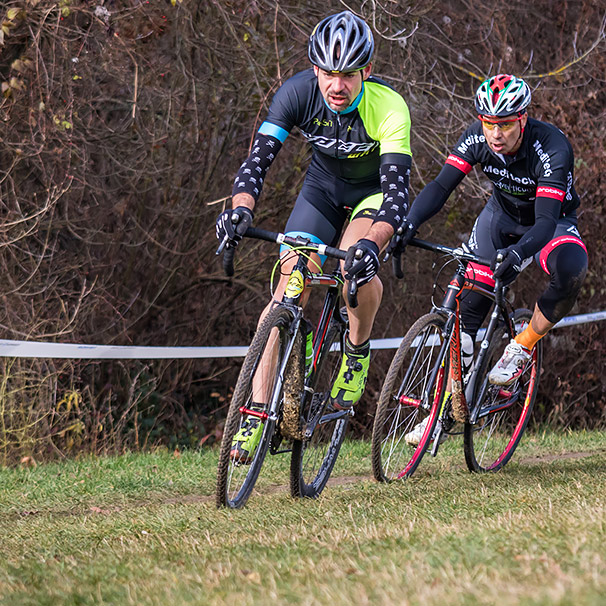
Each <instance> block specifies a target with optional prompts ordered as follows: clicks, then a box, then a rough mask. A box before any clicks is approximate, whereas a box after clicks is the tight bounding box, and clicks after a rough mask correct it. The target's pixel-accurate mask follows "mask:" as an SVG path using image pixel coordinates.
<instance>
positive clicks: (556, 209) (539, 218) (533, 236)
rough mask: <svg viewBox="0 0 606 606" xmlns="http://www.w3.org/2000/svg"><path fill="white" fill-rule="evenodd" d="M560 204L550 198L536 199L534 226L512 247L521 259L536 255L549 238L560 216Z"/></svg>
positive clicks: (551, 236)
mask: <svg viewBox="0 0 606 606" xmlns="http://www.w3.org/2000/svg"><path fill="white" fill-rule="evenodd" d="M561 206H562V204H561V202H560V201H559V200H554V199H552V198H543V197H538V198H537V199H536V200H535V203H534V216H535V220H534V225H533V226H532V227H531V228H530V229H529V230H528V231H527V232H526V233H525V234H524V235H523V236H522V237H521V238H520V241H519V242H518V243H517V244H516V245H515V246H514V247H513V248H515V249H516V252H517V253H518V254H519V255H520V257H521V258H522V259H528V258H529V257H532V256H533V255H535V254H536V253H538V252H539V251H540V250H541V248H543V246H545V244H547V242H549V240H551V238H553V232H554V230H555V228H556V225H557V222H558V217H559V216H560V209H561Z"/></svg>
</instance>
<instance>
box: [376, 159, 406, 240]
mask: <svg viewBox="0 0 606 606" xmlns="http://www.w3.org/2000/svg"><path fill="white" fill-rule="evenodd" d="M410 166H411V157H410V156H408V155H406V154H385V155H383V156H381V168H380V174H381V190H382V191H383V203H382V204H381V208H380V209H379V212H378V213H377V217H376V219H375V223H378V222H384V223H389V225H391V226H392V227H393V228H394V231H395V230H396V229H397V228H398V227H399V226H400V224H401V223H402V220H403V219H404V217H405V216H406V213H407V212H408V185H409V181H410Z"/></svg>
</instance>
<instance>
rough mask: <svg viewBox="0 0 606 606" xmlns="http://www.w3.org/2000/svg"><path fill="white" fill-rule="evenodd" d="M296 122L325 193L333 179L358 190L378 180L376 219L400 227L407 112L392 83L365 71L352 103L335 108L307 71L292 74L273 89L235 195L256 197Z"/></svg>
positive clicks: (404, 204)
mask: <svg viewBox="0 0 606 606" xmlns="http://www.w3.org/2000/svg"><path fill="white" fill-rule="evenodd" d="M294 127H297V128H298V129H299V130H300V132H301V133H302V134H303V136H304V137H305V139H307V141H309V143H310V145H311V147H312V150H313V154H312V167H311V168H312V169H314V168H315V169H317V170H315V171H314V174H315V175H318V176H319V177H320V176H321V178H322V179H324V180H327V181H330V183H327V186H328V187H329V188H330V189H331V190H334V189H335V187H334V184H335V182H338V181H341V182H343V183H344V185H346V186H354V187H355V186H357V185H359V186H360V188H361V189H368V187H372V186H373V185H376V188H377V191H378V192H382V194H383V200H382V204H381V208H380V209H379V212H378V213H377V217H376V220H377V221H385V222H387V223H390V224H391V225H393V226H394V227H395V226H397V225H399V223H400V222H401V220H402V218H403V217H404V215H405V214H406V212H407V210H408V177H409V173H410V166H411V151H410V114H409V111H408V107H407V105H406V103H405V101H404V99H403V98H402V97H401V96H400V95H399V94H398V93H397V92H396V91H395V90H394V89H393V88H392V87H390V86H389V85H388V84H386V83H385V82H383V81H382V80H380V79H378V78H374V77H372V76H371V77H369V78H368V79H367V80H365V81H364V82H363V84H362V90H361V92H360V94H359V95H358V96H357V98H356V99H355V100H354V102H353V103H352V104H351V105H350V106H349V107H348V108H347V109H346V110H344V111H342V112H335V111H334V110H332V109H331V108H330V107H329V106H328V105H327V103H326V102H325V100H324V98H323V96H322V93H321V91H320V88H319V87H318V83H317V78H316V75H315V74H314V71H313V69H308V70H305V71H303V72H300V73H298V74H296V75H294V76H293V77H292V78H290V79H289V80H287V81H286V82H285V83H284V84H283V85H282V86H281V87H280V88H279V89H278V91H277V92H276V94H275V96H274V98H273V100H272V102H271V105H270V108H269V112H268V115H267V118H266V120H265V121H264V122H263V124H262V125H261V127H260V128H259V132H258V134H257V137H256V140H255V143H254V145H253V149H252V151H251V154H250V156H249V158H248V159H247V160H246V161H245V162H244V164H242V166H241V167H240V170H239V172H238V175H237V176H236V179H235V183H234V189H233V194H234V195H235V194H237V193H239V192H246V193H249V194H251V195H252V196H253V198H254V199H255V200H257V199H258V197H259V195H260V193H261V188H262V185H263V180H264V178H265V174H266V172H267V169H268V168H269V166H270V165H271V162H273V160H274V158H275V156H276V154H277V153H278V151H279V150H280V148H281V145H282V143H283V142H284V141H285V140H286V138H287V137H288V135H289V133H290V132H291V131H292V129H293V128H294ZM318 185H319V186H320V187H321V186H322V184H321V183H319V184H318Z"/></svg>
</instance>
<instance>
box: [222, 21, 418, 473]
mask: <svg viewBox="0 0 606 606" xmlns="http://www.w3.org/2000/svg"><path fill="white" fill-rule="evenodd" d="M373 50H374V40H373V36H372V32H371V29H370V27H369V26H368V25H367V24H366V23H365V22H364V21H363V20H362V19H360V18H359V17H357V16H356V15H354V14H353V13H352V12H350V11H344V12H342V13H339V14H336V15H332V16H330V17H327V18H326V19H324V20H322V21H321V22H320V23H319V24H318V25H317V26H316V27H315V29H314V30H313V32H312V34H311V36H310V38H309V45H308V56H309V60H310V61H311V63H312V65H313V67H312V68H311V69H308V70H305V71H303V72H300V73H298V74H296V75H294V76H293V77H292V78H290V79H289V80H287V81H286V82H285V83H284V84H283V85H282V86H281V87H280V88H279V89H278V91H277V92H276V94H275V96H274V98H273V100H272V103H271V106H270V108H269V112H268V115H267V118H266V119H265V121H264V122H263V124H261V127H260V128H259V131H258V133H257V136H256V138H255V142H254V144H253V147H252V151H251V153H250V155H249V157H248V158H247V159H246V161H245V162H244V163H243V164H242V166H241V167H240V170H239V171H238V174H237V176H236V179H235V182H234V187H233V191H232V208H231V209H229V210H226V211H225V212H223V213H221V215H220V216H219V217H218V219H217V228H216V231H217V237H218V238H219V239H220V240H223V239H224V238H226V237H227V238H228V243H229V244H228V245H229V246H232V247H233V246H236V245H237V243H238V240H239V236H238V234H237V233H236V231H235V230H236V225H241V224H242V222H244V224H245V225H250V224H251V223H252V221H253V211H254V207H255V204H256V202H257V200H258V198H259V196H260V194H261V188H262V185H263V181H264V179H265V175H266V173H267V170H268V168H269V166H270V165H271V163H272V162H273V160H274V159H275V157H276V154H277V153H278V152H279V150H280V148H281V147H282V144H283V143H284V141H285V140H286V138H287V136H288V134H289V133H290V131H291V130H292V129H293V128H294V127H297V128H298V129H299V131H300V132H301V133H302V134H303V136H304V137H305V138H306V139H307V140H308V141H309V143H310V144H311V147H312V150H313V154H312V160H311V164H310V166H309V168H308V170H307V173H306V176H305V181H304V184H303V187H302V189H301V192H300V194H299V196H298V198H297V201H296V203H295V207H294V209H293V211H292V213H291V215H290V218H289V219H288V222H287V224H286V228H285V230H284V231H285V232H286V233H288V234H289V235H302V236H304V237H307V238H309V239H310V240H312V241H314V242H317V243H323V244H326V245H330V246H336V245H337V244H338V245H339V246H340V247H341V248H345V249H347V250H348V256H347V259H346V261H345V263H344V272H345V278H346V280H347V281H349V280H351V279H353V278H355V279H356V281H357V284H358V289H359V290H358V302H359V305H358V307H356V308H355V309H353V308H350V307H348V309H347V312H348V316H349V334H348V336H347V339H346V343H345V352H344V356H343V361H342V366H341V370H340V372H339V375H338V378H337V380H336V382H335V383H334V385H333V387H332V391H331V401H332V403H333V405H334V406H335V407H337V408H346V407H351V406H353V405H354V404H356V403H357V402H358V401H359V399H360V398H361V396H362V393H363V391H364V387H365V385H366V378H367V375H368V367H369V363H370V344H369V339H370V333H371V329H372V325H373V322H374V318H375V315H376V313H377V311H378V308H379V304H380V302H381V297H382V292H383V287H382V284H381V281H380V280H379V278H378V276H377V275H376V274H377V271H378V269H379V254H380V251H381V250H382V249H383V248H384V247H385V246H386V244H387V243H388V242H389V240H390V238H391V236H392V235H393V233H394V229H395V228H396V227H397V226H398V225H400V223H401V222H402V220H403V218H404V217H405V216H406V213H407V211H408V181H409V175H410V166H411V151H410V116H409V112H408V107H407V105H406V103H405V101H404V99H403V98H402V97H401V96H400V95H399V94H398V93H397V92H396V91H395V90H394V89H393V88H391V87H390V86H389V85H388V84H386V83H385V82H383V81H382V80H380V79H378V78H375V77H373V76H371V75H370V72H371V59H372V54H373ZM348 218H349V223H348V224H347V227H346V228H345V231H344V233H343V235H342V236H341V232H342V231H343V227H344V226H345V224H346V222H347V219H348ZM322 261H323V259H320V258H319V257H317V256H315V255H312V263H321V262H322ZM281 262H282V268H283V271H282V274H283V276H286V278H284V277H283V278H282V279H281V280H280V282H279V284H278V286H277V288H276V291H275V293H274V298H275V300H280V299H281V297H282V294H283V292H284V289H285V287H286V279H287V276H288V275H289V273H290V269H291V268H292V267H293V265H294V263H295V260H294V259H293V256H292V255H290V256H289V255H288V251H287V250H283V251H282V257H281ZM316 267H317V266H316ZM346 287H347V284H346ZM271 304H272V302H270V304H269V305H268V307H267V308H266V309H265V311H264V312H263V314H262V316H261V319H262V318H263V317H264V316H265V314H266V312H267V310H268V309H269V306H270V305H271ZM261 423H262V422H261V421H260V420H259V419H258V418H252V417H251V418H249V419H248V420H247V422H246V423H245V426H244V427H243V428H242V430H241V431H240V432H239V433H238V434H237V435H236V437H235V438H234V444H233V449H232V457H234V458H237V460H239V461H241V462H243V463H246V462H249V461H250V460H251V459H252V454H253V453H254V449H255V448H256V446H257V444H258V441H259V437H260V435H261V433H262V426H261Z"/></svg>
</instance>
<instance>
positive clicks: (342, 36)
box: [307, 11, 375, 72]
mask: <svg viewBox="0 0 606 606" xmlns="http://www.w3.org/2000/svg"><path fill="white" fill-rule="evenodd" d="M374 48H375V42H374V39H373V37H372V32H371V30H370V27H368V25H367V24H366V23H365V22H364V21H363V20H362V19H360V17H356V15H354V14H353V13H352V12H351V11H343V12H342V13H338V14H336V15H331V16H330V17H326V18H325V19H322V21H320V23H318V25H316V27H315V28H314V31H313V32H312V33H311V36H310V37H309V45H308V47H307V55H308V57H309V60H310V61H311V62H312V63H313V64H314V65H317V66H318V67H319V68H320V69H323V70H325V71H327V72H353V71H356V70H359V69H362V68H364V67H366V66H367V65H368V64H369V63H370V60H371V58H372V53H373V51H374Z"/></svg>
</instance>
